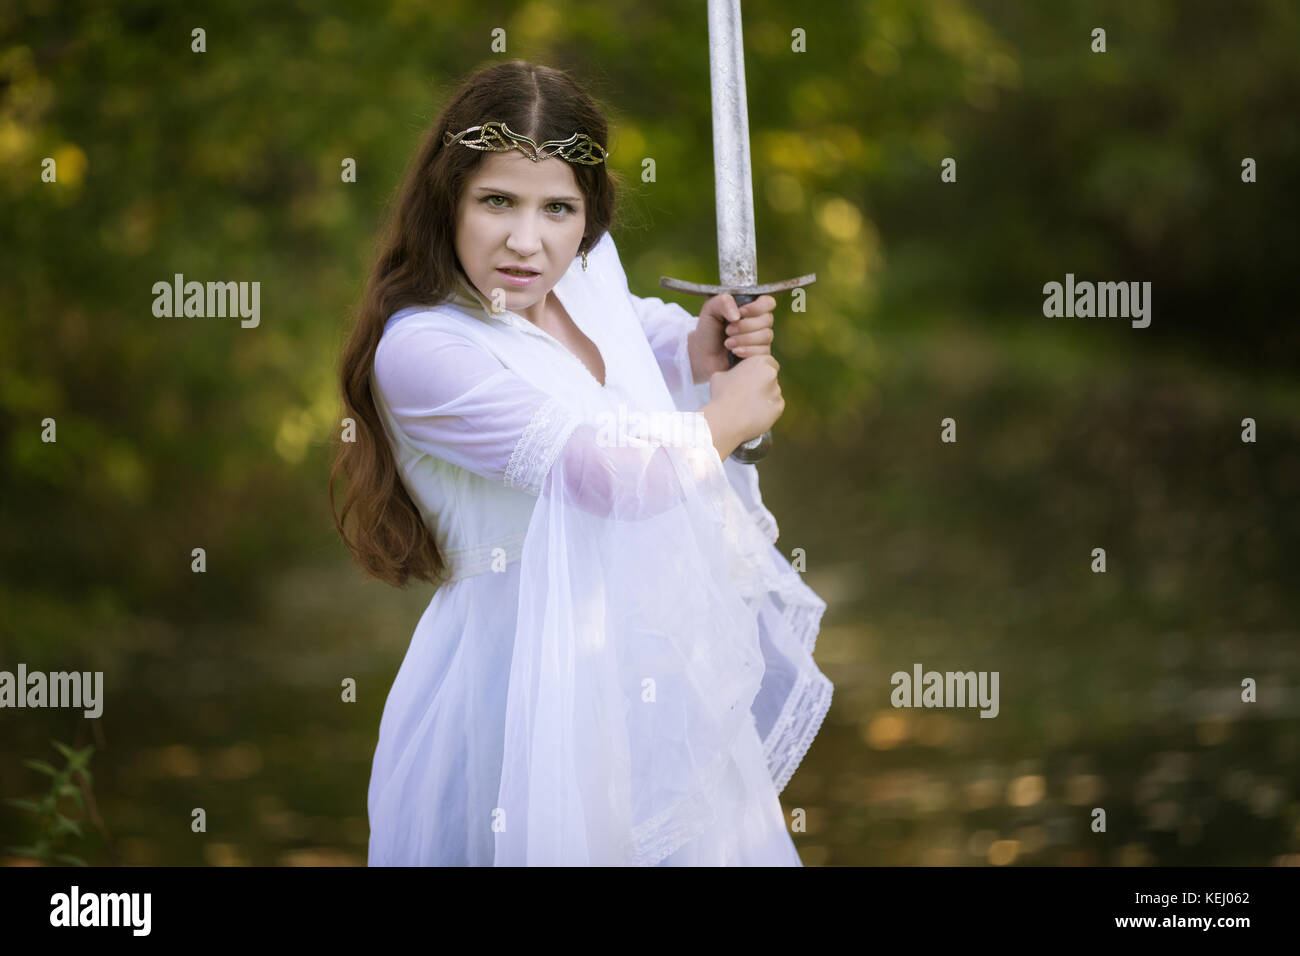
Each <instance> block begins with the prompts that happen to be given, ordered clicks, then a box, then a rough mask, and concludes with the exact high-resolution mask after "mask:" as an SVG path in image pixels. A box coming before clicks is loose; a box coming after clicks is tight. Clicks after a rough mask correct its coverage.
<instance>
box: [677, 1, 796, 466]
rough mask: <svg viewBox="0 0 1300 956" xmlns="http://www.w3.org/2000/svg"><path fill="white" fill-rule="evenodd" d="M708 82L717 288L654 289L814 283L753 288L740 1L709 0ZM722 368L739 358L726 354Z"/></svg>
mask: <svg viewBox="0 0 1300 956" xmlns="http://www.w3.org/2000/svg"><path fill="white" fill-rule="evenodd" d="M709 82H710V87H711V89H712V92H713V183H714V191H715V193H716V204H717V217H718V281H719V284H718V285H704V284H701V283H698V282H687V281H685V280H683V279H673V278H670V277H668V276H662V277H660V279H659V285H661V286H662V287H664V288H665V289H673V290H675V291H677V292H688V293H690V294H691V295H701V296H709V297H711V296H715V295H718V294H720V293H723V292H729V293H731V295H732V297H733V298H734V299H735V300H736V305H738V306H739V305H747V304H748V303H750V302H753V301H754V300H755V299H756V298H758V297H759V296H760V295H763V294H764V293H768V292H784V291H785V290H787V289H797V288H799V287H800V286H805V285H811V284H812V283H814V282H816V281H817V275H816V273H812V274H809V275H806V276H799V277H798V278H795V279H785V280H783V281H781V282H769V283H766V284H764V285H759V284H758V241H757V238H756V236H755V231H754V182H753V177H752V176H751V174H750V166H749V110H748V107H747V105H746V102H747V101H746V96H745V47H744V36H743V34H742V32H741V26H740V0H709ZM727 361H728V365H730V366H734V365H735V364H736V363H737V362H738V361H739V359H738V358H737V357H736V353H734V352H730V351H728V353H727ZM771 447H772V432H771V431H770V430H769V431H765V432H763V434H761V435H759V436H758V437H757V438H751V439H750V440H749V441H746V442H743V443H742V444H741V445H739V446H738V447H737V448H736V450H735V451H733V452H732V453H731V457H732V458H734V459H736V461H739V462H743V463H744V464H747V465H752V464H754V463H755V462H757V461H759V460H761V459H762V458H765V457H766V456H767V453H768V451H769V450H770V449H771Z"/></svg>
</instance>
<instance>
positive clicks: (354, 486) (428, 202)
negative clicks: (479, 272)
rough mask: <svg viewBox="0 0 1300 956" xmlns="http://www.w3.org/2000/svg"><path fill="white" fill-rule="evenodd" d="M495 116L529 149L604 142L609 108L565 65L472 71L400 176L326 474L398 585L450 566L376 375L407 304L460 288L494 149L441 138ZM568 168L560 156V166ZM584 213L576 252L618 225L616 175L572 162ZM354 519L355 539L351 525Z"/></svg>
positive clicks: (355, 551) (350, 348)
mask: <svg viewBox="0 0 1300 956" xmlns="http://www.w3.org/2000/svg"><path fill="white" fill-rule="evenodd" d="M490 120H500V121H503V122H505V123H506V124H507V125H508V126H509V127H510V129H511V130H512V131H513V132H516V133H520V134H522V135H524V136H528V137H530V138H531V139H532V140H533V141H534V142H538V143H542V142H545V141H547V140H556V139H559V140H562V139H567V138H568V137H569V136H570V135H572V134H573V133H575V132H577V133H586V134H587V135H588V136H590V137H592V139H594V140H595V141H596V142H598V143H600V144H601V145H602V146H605V147H607V148H608V147H609V138H608V134H609V130H608V124H607V123H606V120H605V116H604V113H603V112H602V109H601V108H600V107H599V106H598V105H597V104H596V102H595V100H593V99H592V98H591V97H590V96H589V95H588V94H587V93H586V92H584V91H583V89H582V88H581V87H579V86H578V84H577V83H575V82H574V81H573V79H571V78H570V77H569V75H568V74H566V73H565V72H564V71H562V70H556V69H552V68H550V67H545V66H538V65H537V64H534V63H528V62H525V61H523V60H511V61H509V62H506V63H500V64H495V65H493V66H489V67H486V68H484V69H481V70H479V71H477V72H476V73H474V74H473V75H472V76H470V77H469V78H468V79H466V80H465V81H464V82H463V83H462V84H461V85H460V88H459V89H458V90H457V91H456V92H455V93H454V94H453V95H452V97H451V100H450V101H449V102H448V103H447V105H446V106H445V107H444V108H443V110H442V112H441V113H440V114H439V115H438V118H437V119H436V120H435V121H434V123H433V125H432V126H431V127H430V128H429V129H428V130H427V131H426V132H425V134H424V138H423V140H422V141H421V143H420V147H419V149H418V150H417V151H416V152H415V154H414V155H413V156H412V158H411V161H410V162H409V163H408V165H407V169H406V172H405V174H404V175H403V177H402V184H401V186H400V187H399V189H398V191H397V194H396V197H395V202H394V203H393V204H392V206H391V207H390V209H389V212H388V214H387V217H386V221H385V223H384V226H383V230H382V232H381V235H380V238H379V240H378V242H377V246H376V249H377V255H376V258H375V264H374V266H373V268H372V269H371V270H370V275H369V278H368V279H367V281H366V287H365V292H364V293H363V295H362V299H361V302H360V305H359V306H358V309H357V316H356V323H355V325H354V326H353V328H352V331H351V334H350V335H349V336H348V340H347V343H346V344H345V345H344V347H343V353H342V362H341V366H340V369H339V374H340V379H341V383H342V389H343V406H344V415H345V416H347V417H350V418H351V419H352V420H353V421H354V422H355V438H356V440H355V441H342V440H341V436H340V440H339V441H338V443H337V453H336V456H335V459H334V467H333V468H332V469H331V471H330V480H329V498H330V510H331V513H332V514H333V515H334V525H335V527H336V528H337V529H338V532H339V535H340V536H341V537H342V538H343V541H344V543H345V544H347V546H348V550H349V551H351V552H352V557H353V558H354V559H355V560H356V562H357V564H359V565H360V566H361V567H362V569H363V570H365V572H366V573H367V574H370V575H372V576H373V577H376V578H378V579H379V580H381V581H385V582H387V583H388V584H391V585H393V586H394V587H405V586H406V585H407V583H408V582H409V581H410V579H411V578H416V579H418V580H422V581H428V582H429V583H431V584H437V583H439V582H440V581H441V580H442V579H443V578H444V576H445V574H446V571H447V568H446V564H445V562H444V560H443V557H442V555H441V554H440V553H439V552H438V547H437V544H436V543H435V541H434V537H433V535H432V534H431V533H430V531H429V529H428V528H426V527H425V525H424V522H423V520H422V519H421V516H420V512H419V509H418V508H416V506H415V503H414V502H413V501H412V500H411V497H410V495H409V494H407V491H406V488H405V486H404V485H403V484H402V481H401V476H400V475H399V474H398V465H397V460H396V458H395V456H394V453H393V449H392V447H391V446H390V445H389V443H388V440H387V437H386V435H385V432H384V428H383V424H382V422H381V421H380V418H379V412H378V410H377V409H376V407H375V403H374V398H373V396H372V395H371V393H370V376H371V374H372V371H373V369H374V362H375V349H376V348H377V347H378V345H379V339H380V336H381V335H382V334H383V331H384V323H385V322H386V321H387V320H388V318H389V316H391V315H392V314H393V313H394V312H396V311H397V310H399V309H402V308H405V307H406V306H411V305H432V304H437V303H439V302H442V301H443V300H444V299H445V298H446V297H447V296H448V294H449V293H450V292H451V290H452V289H453V288H454V286H455V283H456V274H457V269H458V267H459V263H458V261H457V258H456V250H455V235H456V211H457V209H458V207H459V202H460V198H461V193H462V192H463V190H464V188H465V184H466V182H467V181H468V180H469V178H470V177H471V176H472V175H473V173H474V171H475V170H476V169H477V168H478V166H479V165H480V164H481V163H482V162H483V160H484V158H485V157H486V156H487V153H486V152H484V151H481V150H476V149H470V148H469V147H466V146H462V145H460V144H459V143H455V144H452V145H451V146H446V145H444V143H443V134H444V133H445V132H447V131H450V132H452V133H457V132H459V131H461V130H463V129H465V128H466V127H469V126H478V125H480V124H482V123H486V122H488V121H490ZM561 162H563V160H561ZM570 166H571V168H572V169H573V173H574V177H575V178H576V179H577V181H578V187H579V188H580V189H581V190H582V195H583V198H584V200H585V203H584V205H585V207H586V229H585V231H584V232H583V235H582V243H581V244H580V245H579V247H578V251H579V252H586V251H589V250H590V249H591V248H592V246H594V245H595V244H596V243H597V242H598V241H599V240H600V238H601V237H602V236H603V235H604V234H605V232H606V231H607V230H608V229H609V228H610V225H611V224H612V222H613V219H614V199H615V182H616V180H617V179H618V177H617V175H616V174H614V173H612V172H611V171H610V170H609V169H608V163H599V164H596V165H593V166H588V165H583V164H578V163H573V164H570ZM340 472H341V473H342V474H343V476H344V478H345V480H346V482H347V491H346V494H345V497H344V499H343V508H342V511H341V512H338V511H336V509H335V502H334V478H335V475H337V474H339V473H340ZM349 515H351V516H352V518H353V519H354V521H353V525H354V531H355V534H354V535H353V536H349V535H348V532H347V529H346V527H345V525H346V524H347V521H348V517H349Z"/></svg>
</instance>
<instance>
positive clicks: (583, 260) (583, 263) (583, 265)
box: [582, 252, 587, 272]
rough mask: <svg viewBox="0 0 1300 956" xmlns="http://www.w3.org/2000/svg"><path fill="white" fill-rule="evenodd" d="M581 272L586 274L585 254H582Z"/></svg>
mask: <svg viewBox="0 0 1300 956" xmlns="http://www.w3.org/2000/svg"><path fill="white" fill-rule="evenodd" d="M582 271H583V272H586V271H587V253H586V252H583V254H582Z"/></svg>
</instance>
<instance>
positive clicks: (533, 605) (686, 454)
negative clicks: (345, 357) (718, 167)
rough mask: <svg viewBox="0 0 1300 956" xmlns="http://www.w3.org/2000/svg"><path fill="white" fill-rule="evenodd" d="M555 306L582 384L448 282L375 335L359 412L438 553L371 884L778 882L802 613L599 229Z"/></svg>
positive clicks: (381, 770)
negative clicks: (480, 872) (567, 871)
mask: <svg viewBox="0 0 1300 956" xmlns="http://www.w3.org/2000/svg"><path fill="white" fill-rule="evenodd" d="M589 260H590V269H589V271H586V272H584V271H583V270H582V269H581V267H580V266H578V265H577V264H576V262H575V265H574V266H573V267H571V268H570V269H569V271H568V273H566V274H565V276H564V277H563V278H562V279H561V280H560V282H559V283H557V284H556V286H555V288H554V290H553V294H554V295H556V296H557V298H558V299H559V301H560V302H561V303H562V304H563V305H564V307H565V309H566V311H568V313H569V315H570V316H571V317H572V318H573V320H574V322H575V324H576V325H577V326H578V327H579V328H580V329H581V330H582V331H583V333H584V334H585V335H587V337H588V338H590V339H591V340H592V341H593V342H594V343H595V345H596V346H597V348H598V349H599V351H600V353H601V356H602V358H603V360H604V364H605V384H604V385H603V386H602V385H601V383H600V382H599V381H597V380H596V379H595V377H594V376H593V375H592V374H591V373H590V372H589V371H588V370H587V369H586V367H585V366H584V365H583V364H582V363H581V361H579V360H578V359H577V357H576V356H574V355H573V353H571V352H570V351H569V350H568V349H567V348H566V347H565V346H564V345H563V344H561V343H560V342H558V341H557V340H556V339H554V338H552V337H551V336H550V335H548V334H547V333H545V332H543V331H542V330H540V329H538V328H537V327H536V326H534V325H533V324H532V323H530V322H528V321H527V320H526V319H524V318H522V317H521V316H518V315H516V314H514V313H512V312H500V313H495V314H494V313H493V312H492V311H491V310H490V308H488V305H487V303H486V302H485V301H484V300H483V299H482V297H481V296H479V294H478V293H477V291H476V290H475V289H473V287H472V286H470V285H469V284H468V283H467V282H466V281H465V280H464V279H463V277H462V281H461V285H460V287H459V289H458V291H457V293H455V294H454V295H453V296H452V297H451V299H450V300H449V301H448V302H445V303H442V304H439V305H437V306H432V307H428V308H413V309H404V310H402V311H400V312H398V313H396V314H395V315H394V316H392V317H391V318H390V319H389V321H388V323H387V325H386V327H385V331H384V335H383V338H382V339H381V341H380V346H379V349H378V352H377V354H376V358H375V375H374V376H373V379H372V384H373V389H372V390H373V393H374V395H375V398H376V404H377V405H378V407H379V409H380V413H381V416H382V417H383V419H384V422H385V428H386V430H387V434H388V438H389V440H390V442H391V443H392V445H393V448H394V450H395V453H396V454H397V457H398V461H399V463H400V466H401V473H402V480H403V482H404V484H405V486H406V488H407V490H408V491H409V492H410V493H411V496H412V499H413V500H414V501H415V503H416V504H417V506H418V507H419V508H420V510H421V513H422V515H423V516H424V518H425V521H426V524H427V526H428V527H429V528H430V530H431V531H432V532H433V534H434V536H435V538H436V540H437V542H438V544H439V547H440V549H441V551H442V553H443V555H444V557H446V558H447V560H448V562H449V565H450V571H449V575H448V580H447V582H446V583H444V584H443V585H442V586H441V587H440V588H439V589H438V590H437V592H436V593H435V594H434V596H433V599H432V601H431V602H430V604H429V607H428V609H427V610H426V611H425V613H424V616H423V617H422V618H421V620H420V622H419V625H418V626H417V628H416V631H415V635H414V637H413V638H412V641H411V645H410V648H409V650H408V651H407V655H406V657H405V659H404V660H403V662H402V666H401V668H400V670H399V672H398V674H397V678H396V679H395V681H394V683H393V686H392V689H391V690H390V692H389V696H388V699H387V702H386V704H385V707H384V714H383V718H382V720H381V723H380V730H379V741H378V745H377V747H376V750H375V758H374V763H373V767H372V772H371V780H370V789H369V797H368V809H369V816H370V831H371V832H370V854H369V861H370V864H371V865H497V866H523V865H530V866H531V865H596V866H610V865H637V864H641V865H646V864H661V865H790V866H799V865H800V860H799V857H798V854H797V852H796V851H795V848H794V843H793V841H792V840H791V838H790V835H789V833H788V831H787V829H786V826H785V821H784V817H783V814H782V810H781V806H780V801H779V799H778V794H779V793H780V792H781V790H782V789H783V788H784V787H785V784H786V782H787V781H788V780H789V779H790V776H791V775H792V774H793V773H794V770H795V768H796V767H797V766H798V764H799V762H800V761H801V760H802V758H803V756H804V754H805V753H806V752H807V749H808V747H809V746H810V744H811V742H812V740H813V738H814V737H815V735H816V733H817V730H818V728H819V727H820V725H821V723H822V720H823V718H824V717H825V714H826V711H827V709H828V708H829V706H830V698H831V692H832V687H831V684H830V682H829V681H828V680H827V679H826V678H825V676H823V675H822V674H821V672H820V671H819V670H818V668H817V666H816V664H815V663H814V661H813V658H812V650H813V646H814V642H815V641H816V637H817V631H818V628H819V625H820V620H821V617H822V613H823V612H824V610H825V607H826V605H825V604H824V602H822V600H821V599H820V598H818V597H817V595H816V594H814V593H813V592H812V591H811V590H810V589H809V588H808V587H807V586H806V585H805V584H804V583H803V580H802V579H801V578H800V576H799V575H798V574H797V573H796V572H795V571H794V570H793V569H792V568H791V567H790V564H789V562H788V561H786V560H785V558H784V557H783V556H782V555H781V554H780V552H779V551H777V549H776V548H775V547H774V546H773V542H774V541H775V540H776V537H777V527H776V522H775V521H774V520H773V518H772V515H771V513H770V512H768V510H767V509H766V508H765V507H764V506H763V502H762V497H761V495H760V493H759V490H758V478H757V470H756V469H755V467H754V466H751V465H742V464H738V463H736V462H734V461H730V460H728V461H727V462H725V463H724V462H722V461H720V460H719V458H718V455H717V452H716V451H715V450H714V448H713V445H712V438H711V436H710V434H709V430H708V424H707V421H706V420H705V419H704V418H703V416H701V415H699V414H698V409H699V408H700V407H701V405H702V404H703V402H704V401H705V400H707V395H708V387H707V385H702V386H697V385H695V383H694V382H693V381H692V379H691V373H690V361H689V356H688V354H687V349H686V334H687V332H689V331H690V330H691V328H692V327H693V326H694V323H695V317H694V316H692V315H690V313H688V312H687V311H686V310H685V309H683V308H681V307H680V306H677V305H675V304H672V303H665V302H664V301H663V300H661V299H657V298H640V297H637V296H634V295H632V294H631V292H630V291H629V290H628V287H627V278H626V275H625V273H624V271H623V268H622V265H621V263H620V262H619V259H618V253H617V250H616V249H615V247H614V242H613V239H612V237H611V236H609V235H608V234H606V235H605V236H604V237H603V238H602V239H601V241H600V242H599V243H598V244H597V245H596V247H595V248H594V249H593V250H592V251H591V253H590V254H589Z"/></svg>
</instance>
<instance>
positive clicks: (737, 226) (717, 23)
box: [709, 0, 758, 286]
mask: <svg viewBox="0 0 1300 956" xmlns="http://www.w3.org/2000/svg"><path fill="white" fill-rule="evenodd" d="M709 77H710V81H711V86H712V91H713V176H714V187H715V190H716V196H717V211H718V278H719V281H720V284H721V285H724V286H752V285H756V284H757V283H758V243H757V240H756V238H755V234H754V182H753V177H752V175H751V173H750V166H749V109H748V106H747V103H748V100H747V99H746V94H745V47H744V35H743V34H742V33H741V26H740V0H709Z"/></svg>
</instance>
